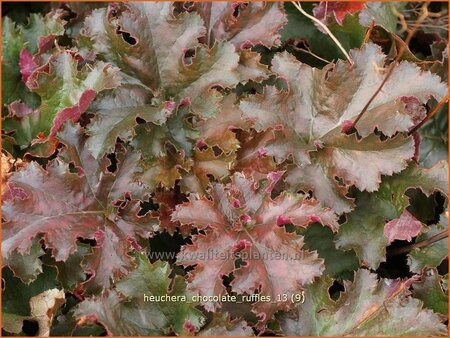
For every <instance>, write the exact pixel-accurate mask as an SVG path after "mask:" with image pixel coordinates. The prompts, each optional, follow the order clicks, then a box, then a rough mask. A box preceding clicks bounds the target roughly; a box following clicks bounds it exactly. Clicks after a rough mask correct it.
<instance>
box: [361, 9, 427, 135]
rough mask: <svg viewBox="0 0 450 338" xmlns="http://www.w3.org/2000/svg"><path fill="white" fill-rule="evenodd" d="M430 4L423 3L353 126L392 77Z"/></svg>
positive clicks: (425, 16)
mask: <svg viewBox="0 0 450 338" xmlns="http://www.w3.org/2000/svg"><path fill="white" fill-rule="evenodd" d="M428 5H429V3H428V2H426V3H424V4H423V5H422V13H421V14H420V16H419V17H418V18H417V20H416V22H415V23H414V26H413V28H412V29H411V30H410V31H409V32H408V36H407V37H406V39H405V43H404V44H403V45H401V47H400V50H399V51H398V54H397V56H396V57H395V60H394V61H393V62H392V63H391V64H390V66H389V69H388V71H387V73H386V76H385V77H384V79H383V82H381V84H380V86H379V87H378V88H377V90H376V91H375V93H373V95H372V97H371V98H370V99H369V101H368V102H367V103H366V105H365V106H364V108H363V109H362V110H361V112H360V113H359V114H358V116H357V117H356V119H355V121H353V128H354V127H355V126H356V124H357V123H358V122H359V120H360V119H361V117H363V115H364V113H365V112H366V111H367V109H368V108H369V106H370V105H371V103H372V102H373V100H374V99H375V98H376V97H377V95H378V94H379V93H380V92H381V89H383V87H384V85H385V84H386V82H387V80H389V78H390V77H391V75H392V73H393V71H394V68H395V66H396V64H397V63H398V62H399V61H400V59H401V57H402V56H403V53H404V52H405V51H406V48H407V46H408V45H409V43H410V42H411V39H412V37H413V35H414V33H415V32H416V31H417V29H418V28H419V26H420V24H421V23H422V22H423V21H424V20H425V19H426V18H427V16H428Z"/></svg>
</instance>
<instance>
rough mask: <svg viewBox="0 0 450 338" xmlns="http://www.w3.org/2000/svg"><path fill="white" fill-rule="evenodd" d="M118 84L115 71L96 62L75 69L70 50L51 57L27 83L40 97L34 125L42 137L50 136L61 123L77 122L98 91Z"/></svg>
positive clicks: (117, 72)
mask: <svg viewBox="0 0 450 338" xmlns="http://www.w3.org/2000/svg"><path fill="white" fill-rule="evenodd" d="M119 84H120V77H119V69H117V68H113V67H111V65H109V64H105V63H103V62H97V63H96V64H94V65H90V66H87V65H85V66H84V67H82V68H81V70H78V61H77V56H76V55H75V54H74V53H73V52H71V51H61V52H58V53H56V54H54V55H53V56H52V57H51V58H50V59H49V61H48V63H47V64H45V65H43V66H41V67H39V68H38V69H37V70H35V71H34V72H33V73H32V74H31V75H30V76H29V77H28V80H27V86H28V87H29V88H30V89H31V90H32V91H34V92H36V93H37V94H39V96H40V97H41V106H40V108H39V111H40V119H39V123H38V126H39V128H40V131H41V132H42V133H44V134H45V135H46V136H54V135H55V134H56V133H57V131H58V130H60V128H61V126H62V125H63V124H64V122H65V121H67V120H69V119H70V120H72V121H76V120H78V118H79V117H80V115H81V114H82V113H84V112H85V111H86V109H87V108H88V107H89V105H90V104H91V102H92V100H93V99H94V98H95V96H96V94H97V93H98V92H100V91H103V90H106V89H113V88H116V87H117V86H118V85H119Z"/></svg>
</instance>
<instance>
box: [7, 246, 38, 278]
mask: <svg viewBox="0 0 450 338" xmlns="http://www.w3.org/2000/svg"><path fill="white" fill-rule="evenodd" d="M42 255H44V251H43V250H42V248H41V244H40V243H39V239H38V238H35V239H34V240H33V244H32V245H31V248H30V251H29V252H28V253H25V254H24V255H21V254H20V253H18V252H17V251H13V253H12V254H11V256H9V257H8V258H7V259H6V258H4V259H3V266H6V265H7V266H9V268H10V269H11V270H12V271H13V272H14V276H15V277H18V278H20V279H21V280H22V282H23V283H25V284H30V283H31V282H33V281H34V280H35V279H36V277H37V276H38V275H39V274H40V273H41V272H42V262H41V260H40V259H39V257H41V256H42Z"/></svg>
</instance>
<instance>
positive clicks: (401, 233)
mask: <svg viewBox="0 0 450 338" xmlns="http://www.w3.org/2000/svg"><path fill="white" fill-rule="evenodd" d="M421 229H422V222H420V221H418V220H417V219H416V218H415V217H414V216H413V215H411V214H410V213H409V212H408V211H407V210H405V211H403V214H402V215H401V216H400V217H399V218H396V219H393V220H392V221H389V222H388V223H386V225H385V226H384V235H385V236H386V237H387V239H388V241H389V243H391V242H393V241H394V240H403V241H408V242H410V241H411V240H412V238H413V237H416V236H417V235H418V234H419V233H420V230H421Z"/></svg>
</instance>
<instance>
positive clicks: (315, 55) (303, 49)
mask: <svg viewBox="0 0 450 338" xmlns="http://www.w3.org/2000/svg"><path fill="white" fill-rule="evenodd" d="M297 50H300V51H302V52H303V53H307V54H310V55H312V56H314V57H315V58H317V59H319V60H320V61H322V62H325V63H330V61H329V60H327V59H324V58H323V57H320V56H319V55H317V54H314V53H313V52H312V51H311V50H310V49H309V48H308V49H306V48H297Z"/></svg>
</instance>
